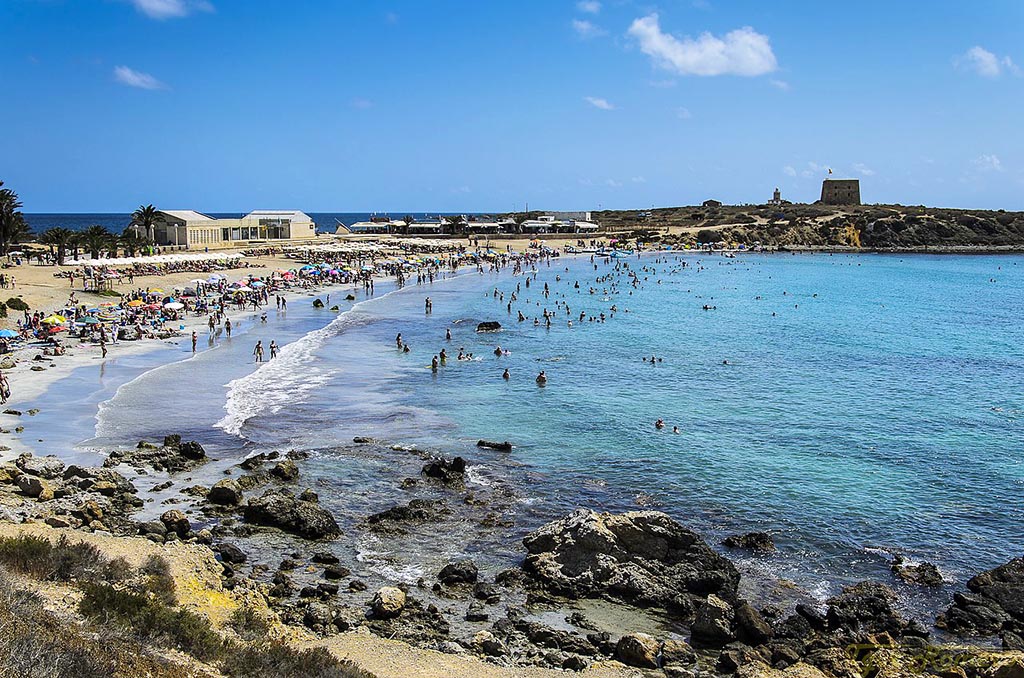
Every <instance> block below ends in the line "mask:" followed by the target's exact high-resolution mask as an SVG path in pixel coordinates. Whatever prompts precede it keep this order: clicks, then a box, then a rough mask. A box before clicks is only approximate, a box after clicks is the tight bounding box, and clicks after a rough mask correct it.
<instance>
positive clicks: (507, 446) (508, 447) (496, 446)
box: [476, 440, 512, 452]
mask: <svg viewBox="0 0 1024 678" xmlns="http://www.w3.org/2000/svg"><path fill="white" fill-rule="evenodd" d="M476 446H477V447H483V448H485V449H488V450H497V451H498V452H511V451H512V443H510V442H509V441H507V440H506V441H505V442H503V443H496V442H494V441H491V440H478V441H477V443H476Z"/></svg>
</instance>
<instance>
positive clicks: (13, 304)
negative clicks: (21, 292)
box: [7, 297, 29, 311]
mask: <svg viewBox="0 0 1024 678" xmlns="http://www.w3.org/2000/svg"><path fill="white" fill-rule="evenodd" d="M7 308H9V309H11V310H14V311H27V310H28V308H29V306H28V303H27V302H26V301H25V300H24V299H22V298H21V297H11V298H10V299H8V300H7Z"/></svg>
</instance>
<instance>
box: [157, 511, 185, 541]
mask: <svg viewBox="0 0 1024 678" xmlns="http://www.w3.org/2000/svg"><path fill="white" fill-rule="evenodd" d="M160 522H162V523H163V524H164V525H165V526H166V527H167V531H168V532H174V533H175V534H177V535H178V536H179V537H184V536H185V535H186V534H188V533H189V532H190V531H191V530H192V525H191V524H190V523H189V520H188V517H187V516H186V515H185V514H184V513H182V512H181V511H179V510H178V509H171V510H170V511H165V512H164V514H163V515H161V516H160Z"/></svg>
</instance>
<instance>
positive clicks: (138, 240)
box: [117, 226, 149, 257]
mask: <svg viewBox="0 0 1024 678" xmlns="http://www.w3.org/2000/svg"><path fill="white" fill-rule="evenodd" d="M117 241H118V243H119V244H120V245H121V248H122V249H124V254H125V256H127V257H134V256H135V253H136V252H141V251H143V250H145V249H146V246H148V245H149V241H148V240H146V239H145V238H144V237H142V236H140V235H139V234H138V233H136V232H135V229H134V228H133V227H132V226H129V227H128V228H126V229H124V233H122V234H121V235H120V237H118V239H117Z"/></svg>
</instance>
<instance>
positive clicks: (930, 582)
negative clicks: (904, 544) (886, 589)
mask: <svg viewBox="0 0 1024 678" xmlns="http://www.w3.org/2000/svg"><path fill="white" fill-rule="evenodd" d="M890 569H891V570H892V573H893V574H894V575H896V577H898V578H899V579H902V580H903V581H905V582H907V583H908V584H921V585H922V586H942V573H941V572H939V568H937V567H936V566H935V565H933V564H932V563H918V564H916V565H911V564H909V563H907V562H905V561H904V560H903V557H902V556H896V557H895V558H894V559H893V561H892V566H891V567H890Z"/></svg>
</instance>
